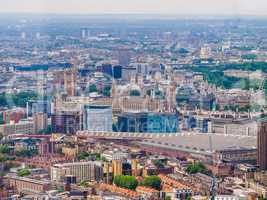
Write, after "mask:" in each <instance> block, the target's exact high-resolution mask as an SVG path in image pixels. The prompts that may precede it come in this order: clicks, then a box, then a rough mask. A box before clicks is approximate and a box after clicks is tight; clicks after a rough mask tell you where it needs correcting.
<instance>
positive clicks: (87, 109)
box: [84, 105, 112, 131]
mask: <svg viewBox="0 0 267 200" xmlns="http://www.w3.org/2000/svg"><path fill="white" fill-rule="evenodd" d="M84 130H89V131H112V108H111V106H108V105H85V106H84Z"/></svg>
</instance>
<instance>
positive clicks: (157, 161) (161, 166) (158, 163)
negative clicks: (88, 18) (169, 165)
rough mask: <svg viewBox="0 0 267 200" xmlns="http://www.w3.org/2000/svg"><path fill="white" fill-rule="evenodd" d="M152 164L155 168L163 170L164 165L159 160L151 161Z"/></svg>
mask: <svg viewBox="0 0 267 200" xmlns="http://www.w3.org/2000/svg"><path fill="white" fill-rule="evenodd" d="M153 164H154V165H155V166H156V167H157V168H164V163H163V162H162V161H161V160H153Z"/></svg>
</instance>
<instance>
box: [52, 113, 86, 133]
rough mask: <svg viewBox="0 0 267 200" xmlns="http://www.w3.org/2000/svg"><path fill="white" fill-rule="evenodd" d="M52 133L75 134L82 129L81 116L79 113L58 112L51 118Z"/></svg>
mask: <svg viewBox="0 0 267 200" xmlns="http://www.w3.org/2000/svg"><path fill="white" fill-rule="evenodd" d="M51 124H52V132H53V133H65V134H75V133H76V131H78V130H81V128H82V115H81V113H80V111H59V112H56V113H54V114H52V117H51Z"/></svg>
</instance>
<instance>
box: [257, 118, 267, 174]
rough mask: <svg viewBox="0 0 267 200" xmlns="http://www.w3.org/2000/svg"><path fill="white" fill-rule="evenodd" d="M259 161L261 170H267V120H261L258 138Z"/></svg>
mask: <svg viewBox="0 0 267 200" xmlns="http://www.w3.org/2000/svg"><path fill="white" fill-rule="evenodd" d="M257 149H258V153H257V163H258V166H259V169H260V170H267V122H266V121H260V122H259V130H258V138H257Z"/></svg>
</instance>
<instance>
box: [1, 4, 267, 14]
mask: <svg viewBox="0 0 267 200" xmlns="http://www.w3.org/2000/svg"><path fill="white" fill-rule="evenodd" d="M0 2H1V8H0V12H1V13H7V12H12V13H58V14H125V13H129V14H144V13H146V14H163V15H166V14H170V15H215V16H218V15H227V16H228V15H230V16H240V15H241V16H242V15H253V16H265V15H266V13H267V2H264V1H263V0H255V1H253V2H252V1H249V0H226V1H223V2H222V1H218V0H216V1H212V0H203V1H201V2H196V1H194V0H187V1H185V0H168V1H163V0H153V2H152V0H146V1H141V0H136V1H134V2H133V1H125V0H124V1H123V0H115V1H110V0H98V1H97V0H90V1H82V0H75V1H74V0H67V1H63V0H54V1H52V0H19V1H18V0H10V1H8V2H7V1H3V0H0Z"/></svg>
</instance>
